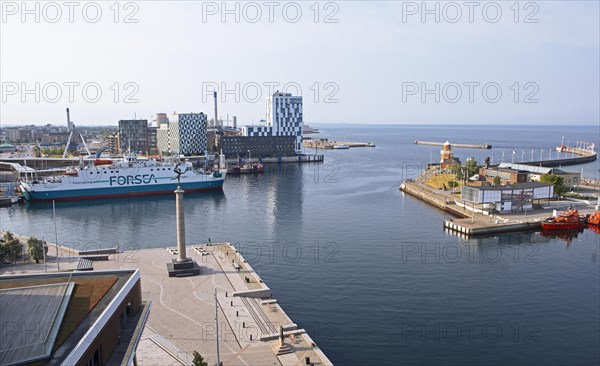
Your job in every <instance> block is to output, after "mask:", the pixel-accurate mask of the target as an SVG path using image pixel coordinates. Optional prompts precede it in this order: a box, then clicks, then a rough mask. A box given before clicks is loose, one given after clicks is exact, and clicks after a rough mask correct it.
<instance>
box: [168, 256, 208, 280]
mask: <svg viewBox="0 0 600 366" xmlns="http://www.w3.org/2000/svg"><path fill="white" fill-rule="evenodd" d="M167 271H168V272H169V277H179V276H196V275H199V274H200V266H198V264H196V262H194V261H193V260H191V259H189V258H188V260H186V261H182V262H180V261H178V260H177V259H173V260H172V262H171V263H167Z"/></svg>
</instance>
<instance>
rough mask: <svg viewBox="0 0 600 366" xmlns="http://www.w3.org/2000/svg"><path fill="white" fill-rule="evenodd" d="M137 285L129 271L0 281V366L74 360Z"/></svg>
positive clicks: (16, 277) (14, 277)
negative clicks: (126, 294) (117, 304)
mask: <svg viewBox="0 0 600 366" xmlns="http://www.w3.org/2000/svg"><path fill="white" fill-rule="evenodd" d="M137 281H139V272H137V271H133V270H119V271H103V272H71V273H53V274H50V273H48V274H25V275H12V276H0V365H2V366H5V365H23V364H25V365H26V364H36V365H37V364H40V363H39V362H43V364H48V365H60V364H62V363H63V362H67V361H68V360H71V361H72V360H74V358H73V357H75V358H76V359H78V358H77V357H80V356H74V355H83V354H84V353H85V350H86V349H87V348H88V347H89V346H90V344H91V343H92V340H93V339H95V337H96V336H97V332H96V333H93V334H91V335H90V333H89V332H90V329H92V328H95V327H98V329H103V324H105V323H103V321H104V320H105V318H106V317H107V315H108V316H110V314H109V313H111V311H114V310H111V309H113V308H114V307H115V303H116V302H119V301H121V300H120V298H121V297H122V296H123V295H124V294H125V293H129V292H130V291H131V290H130V289H131V287H132V286H133V284H134V283H135V282H137ZM107 310H109V311H108V312H107ZM107 356H108V355H107ZM75 362H78V361H75Z"/></svg>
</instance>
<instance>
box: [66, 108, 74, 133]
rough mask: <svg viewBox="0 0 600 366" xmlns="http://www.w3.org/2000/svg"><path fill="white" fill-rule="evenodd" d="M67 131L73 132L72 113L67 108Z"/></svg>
mask: <svg viewBox="0 0 600 366" xmlns="http://www.w3.org/2000/svg"><path fill="white" fill-rule="evenodd" d="M67 130H69V131H73V124H72V123H71V113H70V112H69V108H67Z"/></svg>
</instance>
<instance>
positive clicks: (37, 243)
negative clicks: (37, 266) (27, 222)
mask: <svg viewBox="0 0 600 366" xmlns="http://www.w3.org/2000/svg"><path fill="white" fill-rule="evenodd" d="M44 252H46V253H48V246H47V245H46V243H44V241H43V240H40V239H38V238H36V237H35V236H32V237H30V238H29V239H28V240H27V253H28V254H29V256H30V257H31V258H33V259H34V260H35V263H39V262H40V259H44Z"/></svg>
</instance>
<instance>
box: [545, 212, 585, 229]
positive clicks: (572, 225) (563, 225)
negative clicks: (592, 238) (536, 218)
mask: <svg viewBox="0 0 600 366" xmlns="http://www.w3.org/2000/svg"><path fill="white" fill-rule="evenodd" d="M541 225H542V229H543V230H568V229H579V228H582V227H583V226H584V220H582V219H581V217H580V216H579V211H577V210H575V209H570V210H566V211H563V212H561V213H560V214H558V216H556V217H554V218H549V219H546V220H545V221H542V222H541Z"/></svg>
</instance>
